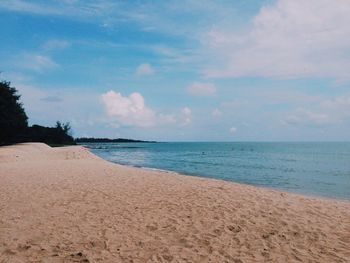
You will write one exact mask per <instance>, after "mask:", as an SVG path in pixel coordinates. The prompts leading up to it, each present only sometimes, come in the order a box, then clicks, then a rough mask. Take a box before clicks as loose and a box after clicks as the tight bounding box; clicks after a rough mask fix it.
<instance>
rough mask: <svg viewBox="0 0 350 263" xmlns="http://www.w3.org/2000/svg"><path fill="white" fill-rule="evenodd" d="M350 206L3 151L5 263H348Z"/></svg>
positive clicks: (0, 238) (69, 157)
mask: <svg viewBox="0 0 350 263" xmlns="http://www.w3.org/2000/svg"><path fill="white" fill-rule="evenodd" d="M349 248H350V202H347V201H336V200H327V199H321V198H319V199H318V198H311V197H305V196H300V195H294V194H289V193H283V192H279V191H274V190H270V189H264V188H258V187H253V186H248V185H241V184H235V183H230V182H224V181H220V180H212V179H204V178H199V177H191V176H183V175H178V174H175V173H166V172H157V171H150V170H144V169H137V168H131V167H126V166H121V165H117V164H112V163H109V162H107V161H104V160H102V159H100V158H98V157H97V156H95V155H93V154H92V153H90V152H89V151H88V150H87V149H85V148H83V147H81V146H71V147H62V148H51V147H49V146H47V145H45V144H40V143H30V144H19V145H14V146H7V147H0V262H1V263H2V262H6V263H7V262H134V263H137V262H349V261H350V250H349Z"/></svg>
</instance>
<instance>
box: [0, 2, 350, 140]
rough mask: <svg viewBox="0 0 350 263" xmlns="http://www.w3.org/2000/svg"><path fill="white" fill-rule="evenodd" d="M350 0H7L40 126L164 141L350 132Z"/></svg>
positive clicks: (2, 33) (13, 51) (11, 72)
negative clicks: (59, 123)
mask: <svg viewBox="0 0 350 263" xmlns="http://www.w3.org/2000/svg"><path fill="white" fill-rule="evenodd" d="M349 14H350V1H349V0H307V1H305V0H234V1H233V0H226V1H224V0H216V1H214V0H212V1H211V0H201V1H197V0H181V1H179V0H174V1H172V0H169V1H161V0H159V1H141V0H139V1H136V0H135V1H117V0H114V1H112V0H97V1H90V0H84V1H83V0H80V1H79V0H51V1H46V0H32V1H30V0H28V1H25V0H1V1H0V19H1V30H0V39H1V41H0V58H1V59H0V71H1V72H2V73H1V75H0V78H1V79H5V80H8V81H11V82H12V84H13V86H15V87H16V88H17V89H18V90H19V91H20V93H21V94H22V101H23V104H24V106H25V109H26V112H27V115H28V116H29V118H30V123H31V124H33V123H37V124H42V125H53V124H54V123H55V121H56V120H61V121H69V122H70V123H71V125H72V127H73V131H74V135H75V136H98V137H127V138H138V139H151V140H163V141H174V140H175V141H243V140H253V141H300V140H301V141H310V140H312V141H314V140H316V141H317V140H319V141H320V140H321V141H323V140H341V141H343V140H350V26H349V25H350V15H349Z"/></svg>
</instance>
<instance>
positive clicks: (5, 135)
mask: <svg viewBox="0 0 350 263" xmlns="http://www.w3.org/2000/svg"><path fill="white" fill-rule="evenodd" d="M19 98H20V95H18V94H17V90H16V89H15V88H13V87H11V86H10V82H6V81H0V145H6V144H13V143H19V142H44V143H47V144H49V145H67V144H75V142H74V139H73V137H72V136H71V126H70V124H69V123H68V122H67V123H61V122H59V121H57V123H56V126H55V127H44V126H40V125H33V126H31V127H28V117H27V115H26V113H25V111H24V109H23V106H22V104H21V103H20V102H19Z"/></svg>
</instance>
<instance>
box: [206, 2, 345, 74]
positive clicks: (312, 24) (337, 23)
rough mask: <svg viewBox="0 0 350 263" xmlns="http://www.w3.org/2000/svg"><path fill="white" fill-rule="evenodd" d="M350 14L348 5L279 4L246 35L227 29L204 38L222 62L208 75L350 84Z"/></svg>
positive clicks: (269, 8) (267, 9)
mask: <svg viewBox="0 0 350 263" xmlns="http://www.w3.org/2000/svg"><path fill="white" fill-rule="evenodd" d="M349 13H350V1H348V0H308V1H305V0H278V1H276V2H275V3H274V4H272V5H270V6H266V7H263V8H262V9H261V10H260V12H259V13H258V15H257V16H256V17H255V18H254V20H253V21H252V27H251V28H250V29H248V30H246V31H245V32H243V33H241V32H238V31H232V30H231V29H230V28H229V27H227V28H226V30H225V28H224V29H222V28H220V29H213V30H211V31H210V32H209V33H208V34H207V35H206V37H205V39H204V40H206V41H203V43H207V42H209V45H208V46H206V48H208V49H209V50H210V52H212V55H214V56H215V57H219V59H217V62H218V64H217V65H215V66H214V67H212V68H211V69H209V70H208V71H207V72H206V74H207V75H208V76H212V77H227V76H231V77H237V76H264V77H283V78H290V77H303V76H329V77H334V78H337V79H341V80H344V79H347V80H349V79H350V72H349V71H348V70H347V69H348V68H350V59H349V57H350V27H349V25H350V15H349ZM219 67H220V69H218V68H219Z"/></svg>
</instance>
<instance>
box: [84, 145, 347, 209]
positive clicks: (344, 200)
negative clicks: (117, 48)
mask: <svg viewBox="0 0 350 263" xmlns="http://www.w3.org/2000/svg"><path fill="white" fill-rule="evenodd" d="M80 146H82V147H84V148H86V149H87V150H89V151H90V152H91V150H90V149H89V147H85V146H84V145H80ZM91 153H92V154H94V153H93V152H91ZM94 155H96V154H94ZM96 156H98V155H96ZM98 157H99V156H98ZM99 158H101V159H103V158H102V157H99ZM103 160H104V161H107V162H109V163H112V164H116V165H121V166H125V167H129V168H132V169H141V170H147V171H154V172H160V173H167V174H175V175H182V176H191V177H195V178H202V179H207V180H214V181H215V180H216V181H223V182H227V183H232V184H237V185H243V186H251V187H257V188H263V189H266V190H270V191H275V192H279V193H284V194H289V195H296V196H299V197H308V198H314V199H323V200H329V201H339V202H349V203H350V199H347V198H342V197H337V196H331V197H330V196H326V195H318V194H317V193H310V192H295V191H288V190H285V189H280V188H277V187H271V186H270V187H269V186H260V185H255V184H251V183H241V182H235V181H233V180H229V179H222V178H215V177H211V176H203V175H200V174H195V173H186V172H178V171H173V170H166V169H160V168H154V167H147V166H137V165H131V164H126V163H119V162H113V161H109V160H105V159H103Z"/></svg>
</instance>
